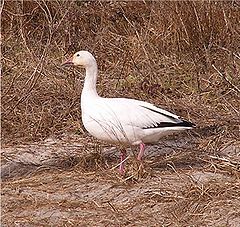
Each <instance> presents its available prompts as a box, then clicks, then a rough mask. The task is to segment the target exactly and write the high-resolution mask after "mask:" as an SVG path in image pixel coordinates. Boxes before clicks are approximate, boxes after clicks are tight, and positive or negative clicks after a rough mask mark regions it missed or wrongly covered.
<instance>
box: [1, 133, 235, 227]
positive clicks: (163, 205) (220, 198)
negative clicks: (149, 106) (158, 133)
mask: <svg viewBox="0 0 240 227" xmlns="http://www.w3.org/2000/svg"><path fill="white" fill-rule="evenodd" d="M175 139H177V140H175ZM83 141H84V143H83ZM86 141H87V146H86ZM176 141H177V142H176ZM83 144H85V145H83ZM196 144H197V143H196V141H194V137H193V136H192V135H190V134H183V136H182V137H179V136H178V137H170V138H168V139H166V140H163V141H162V142H161V143H160V144H159V145H155V146H152V147H149V148H148V149H147V151H146V156H145V159H144V162H143V167H142V168H141V165H140V164H139V163H138V162H137V161H136V159H135V158H134V155H133V153H132V151H131V150H129V159H128V160H127V163H126V169H127V173H126V175H125V176H123V177H122V176H120V175H119V173H118V171H117V168H115V167H116V166H117V164H118V161H119V159H118V155H119V154H118V152H117V150H116V148H115V147H109V146H104V145H102V146H100V145H99V143H96V141H93V140H91V138H90V137H84V136H76V135H70V136H69V135H68V136H65V137H64V138H61V139H52V138H50V139H48V140H45V141H44V142H42V143H34V144H28V145H22V146H18V147H6V148H3V149H2V151H1V153H2V172H1V175H2V180H3V182H2V226H236V227H237V226H240V180H239V176H240V175H239V160H240V152H239V149H240V144H239V143H238V142H235V143H229V144H226V146H224V147H223V148H222V149H221V150H220V151H219V152H218V155H213V154H208V153H207V152H204V151H201V152H199V150H198V149H196V146H199V144H198V145H196Z"/></svg>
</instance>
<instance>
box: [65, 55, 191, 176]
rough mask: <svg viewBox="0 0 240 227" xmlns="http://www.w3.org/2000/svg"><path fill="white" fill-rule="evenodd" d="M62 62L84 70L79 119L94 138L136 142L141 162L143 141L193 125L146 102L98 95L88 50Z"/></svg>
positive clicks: (121, 167) (150, 141) (95, 69)
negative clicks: (80, 115)
mask: <svg viewBox="0 0 240 227" xmlns="http://www.w3.org/2000/svg"><path fill="white" fill-rule="evenodd" d="M62 65H74V66H82V67H84V68H85V69H86V76H85V81H84V86H83V90H82V94H81V110H82V122H83V125H84V127H85V128H86V130H87V131H88V132H89V133H90V134H91V135H92V136H94V137H96V138H98V139H100V140H104V141H107V142H109V143H120V144H129V145H139V146H140V151H139V153H138V157H137V159H138V160H140V161H141V159H142V156H143V155H144V150H145V144H153V143H157V142H158V141H159V140H160V138H161V137H163V136H166V135H169V134H172V133H174V132H179V131H183V130H186V129H191V128H193V127H194V126H195V125H194V124H193V123H191V122H189V121H185V120H182V119H180V118H179V116H177V115H175V114H172V113H170V112H168V111H166V110H163V109H160V108H158V107H156V106H154V105H152V104H150V103H147V102H144V101H139V100H135V99H128V98H102V97H100V96H99V95H98V93H97V90H96V81H97V74H98V67H97V63H96V60H95V58H94V57H93V55H92V54H91V53H89V52H88V51H79V52H77V53H75V54H74V55H73V57H72V58H71V59H69V60H67V61H66V62H64V63H63V64H62ZM125 159H126V151H125V150H124V151H123V150H122V151H121V162H120V165H119V171H120V173H122V174H123V173H124V171H125V170H124V160H125Z"/></svg>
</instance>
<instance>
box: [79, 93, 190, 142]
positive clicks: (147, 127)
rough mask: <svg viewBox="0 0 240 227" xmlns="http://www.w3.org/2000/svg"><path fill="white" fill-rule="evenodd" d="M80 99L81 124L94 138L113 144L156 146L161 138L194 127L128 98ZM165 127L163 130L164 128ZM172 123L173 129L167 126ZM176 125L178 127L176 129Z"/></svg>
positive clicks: (167, 113) (160, 110)
mask: <svg viewBox="0 0 240 227" xmlns="http://www.w3.org/2000/svg"><path fill="white" fill-rule="evenodd" d="M87 97H88V96H87V95H85V94H84V93H83V94H82V98H81V109H82V121H83V125H84V127H85V128H86V130H87V131H88V132H89V133H90V134H91V135H92V136H94V137H96V138H98V139H100V140H104V141H107V142H112V143H124V144H131V145H138V144H140V143H145V144H149V143H150V144H151V143H157V142H158V141H159V140H160V138H161V137H163V136H166V135H169V134H171V133H173V132H176V131H180V130H185V129H189V128H191V127H190V125H188V127H187V125H186V126H185V127H183V126H178V124H180V125H181V123H183V122H184V121H182V120H180V119H179V117H178V116H176V115H173V114H171V113H169V112H167V111H164V110H162V109H159V108H157V107H155V106H153V105H151V104H149V103H146V102H142V101H138V100H134V99H125V98H101V97H95V98H91V100H89V99H88V98H87ZM161 124H162V127H161ZM167 124H169V125H171V126H169V127H166V125H167ZM174 124H176V126H174Z"/></svg>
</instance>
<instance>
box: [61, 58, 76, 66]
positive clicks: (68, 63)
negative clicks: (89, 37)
mask: <svg viewBox="0 0 240 227" xmlns="http://www.w3.org/2000/svg"><path fill="white" fill-rule="evenodd" d="M61 65H62V66H63V65H74V64H73V62H72V58H70V59H68V60H67V61H65V62H63V63H62V64H61Z"/></svg>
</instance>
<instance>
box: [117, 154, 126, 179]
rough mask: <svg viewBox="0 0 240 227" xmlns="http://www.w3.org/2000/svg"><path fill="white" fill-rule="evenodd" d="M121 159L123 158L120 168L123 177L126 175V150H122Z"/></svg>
mask: <svg viewBox="0 0 240 227" xmlns="http://www.w3.org/2000/svg"><path fill="white" fill-rule="evenodd" d="M120 158H121V163H120V166H119V172H120V174H121V175H123V174H124V173H125V169H124V160H125V159H126V151H125V150H121V155H120Z"/></svg>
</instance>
